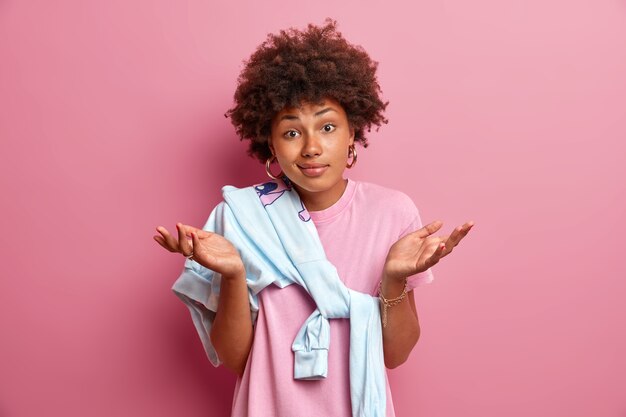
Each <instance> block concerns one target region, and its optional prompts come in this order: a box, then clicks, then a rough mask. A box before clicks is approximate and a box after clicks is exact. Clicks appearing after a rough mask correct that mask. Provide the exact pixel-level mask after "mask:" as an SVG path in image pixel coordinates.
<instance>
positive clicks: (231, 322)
mask: <svg viewBox="0 0 626 417" xmlns="http://www.w3.org/2000/svg"><path fill="white" fill-rule="evenodd" d="M241 268H242V269H241V270H240V271H238V272H235V273H233V274H232V275H222V282H221V285H220V298H219V302H218V307H217V312H216V315H215V321H214V322H213V327H212V328H211V343H213V347H215V351H216V352H217V356H218V357H219V358H220V360H221V361H222V363H223V364H224V366H226V367H227V368H229V369H232V370H233V371H235V372H236V373H237V375H239V376H242V375H243V371H244V369H245V368H246V362H247V361H248V354H249V353H250V348H251V347H252V319H251V317H250V301H249V299H248V286H247V284H246V271H245V269H244V268H243V264H242V266H241Z"/></svg>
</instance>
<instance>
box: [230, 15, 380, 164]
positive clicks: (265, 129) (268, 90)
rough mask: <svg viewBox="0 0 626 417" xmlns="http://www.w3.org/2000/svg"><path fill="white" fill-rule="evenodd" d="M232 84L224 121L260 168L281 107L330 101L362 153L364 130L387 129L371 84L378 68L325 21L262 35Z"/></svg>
mask: <svg viewBox="0 0 626 417" xmlns="http://www.w3.org/2000/svg"><path fill="white" fill-rule="evenodd" d="M244 64H245V67H244V69H243V70H242V71H241V74H240V75H239V78H238V80H237V89H236V91H235V95H234V102H235V105H234V107H232V108H231V109H229V110H228V111H227V112H226V114H225V115H224V116H226V117H230V118H231V122H232V124H233V125H234V126H235V129H236V132H237V134H238V135H239V137H240V139H241V140H250V146H249V148H248V154H249V155H250V156H253V157H257V158H258V159H259V160H260V161H261V162H265V160H266V159H267V158H269V157H270V156H271V151H270V149H269V146H268V143H267V141H268V137H269V136H270V134H271V122H272V118H273V117H274V116H275V115H276V114H277V113H278V112H280V111H281V110H282V109H284V108H285V107H297V106H298V105H300V104H301V103H302V102H309V103H321V102H322V101H323V100H324V99H325V98H329V97H330V98H333V99H335V100H336V101H337V102H339V103H340V104H341V106H342V107H343V108H344V110H345V112H346V114H347V116H348V121H349V123H350V126H351V127H352V128H353V129H354V140H355V141H358V142H360V143H361V145H363V147H367V145H368V142H367V138H366V137H365V130H366V129H367V131H368V132H370V131H371V127H372V125H375V126H377V129H376V130H378V128H380V126H381V125H382V124H383V123H387V119H386V118H385V117H384V110H385V108H386V107H387V104H388V103H389V102H383V101H382V100H381V98H380V95H379V93H381V92H382V90H381V88H380V86H379V85H378V81H377V79H376V69H377V67H378V62H376V61H373V60H372V59H371V58H370V57H369V55H368V54H367V52H365V50H364V49H363V48H362V47H361V46H355V45H351V44H350V43H348V42H347V41H346V40H345V39H344V38H343V37H342V35H341V33H340V32H338V31H337V22H336V21H334V20H332V19H329V18H327V19H326V21H325V24H324V25H323V26H321V27H320V26H315V25H313V24H309V25H308V28H307V30H304V31H300V30H297V29H295V28H290V29H287V30H281V31H280V33H279V34H277V35H276V34H268V35H267V39H266V40H265V41H264V42H263V43H262V44H261V45H260V46H259V47H258V48H257V49H256V51H255V52H254V53H253V54H252V55H251V56H250V58H249V59H248V60H247V61H244Z"/></svg>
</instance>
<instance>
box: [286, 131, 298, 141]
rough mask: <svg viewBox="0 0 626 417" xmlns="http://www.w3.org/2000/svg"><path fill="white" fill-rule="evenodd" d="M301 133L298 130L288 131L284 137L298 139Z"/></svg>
mask: <svg viewBox="0 0 626 417" xmlns="http://www.w3.org/2000/svg"><path fill="white" fill-rule="evenodd" d="M299 134H300V133H299V132H298V131H297V130H288V131H287V132H285V134H284V136H285V137H286V138H289V139H293V138H297V137H298V135H299Z"/></svg>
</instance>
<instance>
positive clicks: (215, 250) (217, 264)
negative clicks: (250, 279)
mask: <svg viewBox="0 0 626 417" xmlns="http://www.w3.org/2000/svg"><path fill="white" fill-rule="evenodd" d="M176 228H177V229H178V241H177V240H176V238H175V237H174V236H172V235H171V234H170V233H169V232H168V231H167V229H166V228H165V227H163V226H159V227H157V228H156V230H157V232H159V233H160V234H161V236H158V235H155V236H154V240H156V241H157V242H158V243H159V245H161V246H163V247H164V248H165V249H167V250H168V251H170V252H178V253H182V254H183V255H184V256H188V255H190V254H192V253H193V257H192V258H191V259H193V260H194V261H196V262H198V263H199V264H200V265H202V266H204V267H206V268H209V269H210V270H212V271H215V272H217V273H220V274H222V275H223V276H225V277H234V276H238V275H241V274H242V273H244V274H245V268H244V266H243V261H242V260H241V256H240V255H239V252H238V251H237V248H235V247H234V246H233V244H232V243H230V242H229V241H228V240H227V239H226V238H225V237H224V236H222V235H219V234H217V233H211V232H207V231H205V230H202V229H198V228H195V227H193V226H189V225H184V224H182V223H176Z"/></svg>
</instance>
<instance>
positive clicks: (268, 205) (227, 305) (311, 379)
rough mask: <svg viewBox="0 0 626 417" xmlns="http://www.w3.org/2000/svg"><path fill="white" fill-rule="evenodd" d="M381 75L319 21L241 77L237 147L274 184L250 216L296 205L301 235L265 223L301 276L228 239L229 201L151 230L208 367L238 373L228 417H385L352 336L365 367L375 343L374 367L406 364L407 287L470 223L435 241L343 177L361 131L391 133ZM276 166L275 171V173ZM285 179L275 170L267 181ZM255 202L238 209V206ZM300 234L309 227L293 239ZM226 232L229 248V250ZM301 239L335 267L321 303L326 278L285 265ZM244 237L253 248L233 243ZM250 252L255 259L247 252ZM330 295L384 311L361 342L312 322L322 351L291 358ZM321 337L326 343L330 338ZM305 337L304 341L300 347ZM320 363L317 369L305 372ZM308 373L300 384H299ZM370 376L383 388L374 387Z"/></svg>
mask: <svg viewBox="0 0 626 417" xmlns="http://www.w3.org/2000/svg"><path fill="white" fill-rule="evenodd" d="M376 67H377V63H376V62H374V61H372V60H371V58H370V57H369V56H368V55H367V53H366V52H365V51H364V50H363V49H362V48H361V47H358V46H354V45H351V44H349V43H348V42H347V41H346V40H345V39H344V38H343V37H342V36H341V34H340V33H338V32H337V30H336V22H334V21H331V20H327V22H326V24H325V25H324V26H322V27H317V26H314V25H309V26H308V28H307V29H306V30H304V31H299V30H295V29H290V30H287V31H281V32H280V33H279V34H278V35H268V38H267V40H266V41H265V42H264V43H263V44H262V45H261V46H259V47H258V49H257V50H256V51H255V52H254V54H253V55H252V56H251V57H250V59H249V60H248V61H247V62H246V66H245V68H244V69H243V71H242V73H241V75H240V77H239V85H238V88H237V91H236V93H235V106H234V107H233V108H232V109H230V110H229V111H228V113H227V116H230V117H231V120H232V122H233V124H234V126H235V128H236V130H237V133H238V134H239V135H240V136H241V138H242V139H247V140H250V147H249V153H250V155H252V156H255V157H257V158H258V159H260V160H261V161H262V162H265V165H266V172H267V175H268V176H269V177H270V178H271V179H272V180H273V181H268V182H265V183H261V184H257V185H256V186H255V187H254V188H253V187H250V189H251V190H252V189H254V191H255V192H256V194H257V195H258V197H259V199H260V202H261V203H262V204H259V205H258V208H259V210H260V211H258V212H255V213H256V214H255V216H258V217H259V219H260V218H261V217H264V216H265V211H263V210H267V211H268V213H269V212H270V211H271V210H279V207H280V204H283V203H284V202H286V201H287V197H283V196H284V195H289V196H292V197H289V198H295V200H293V201H294V202H295V203H294V204H296V205H297V204H298V203H299V204H301V206H300V207H301V208H300V210H299V211H298V217H299V218H300V220H301V221H302V222H301V225H300V224H296V223H290V226H289V227H287V226H285V225H283V224H282V223H281V221H282V218H281V216H282V214H278V212H277V213H274V214H271V213H270V214H268V216H269V217H271V216H274V217H273V220H271V221H273V222H274V223H273V224H271V226H274V227H275V228H276V229H277V230H278V232H280V233H282V235H281V236H277V237H276V239H282V240H281V243H282V244H283V246H284V251H285V253H286V256H285V257H281V256H283V255H284V254H282V253H281V254H278V255H276V256H278V257H279V258H280V259H282V260H283V261H281V262H284V263H286V264H289V267H291V266H294V265H295V266H296V268H292V269H289V268H288V267H285V269H281V268H282V264H281V263H280V262H277V261H276V259H278V258H272V259H273V260H271V261H270V262H269V264H272V265H274V266H267V264H265V263H263V262H261V263H262V264H263V266H258V265H256V264H254V262H256V261H255V260H254V259H256V258H255V256H257V257H258V256H261V257H264V256H267V257H270V258H271V257H272V256H274V252H275V251H276V250H275V249H271V250H270V249H269V246H270V245H271V243H267V244H265V243H264V242H265V241H264V240H263V239H264V235H257V236H252V235H254V234H255V233H257V232H255V231H254V230H252V228H251V229H250V231H249V232H248V235H250V236H243V235H246V232H242V231H239V232H237V233H236V234H233V233H235V232H232V229H233V226H232V225H231V223H232V224H234V225H236V226H237V227H234V228H235V229H237V228H238V227H239V225H240V224H241V223H240V220H237V219H236V218H235V217H233V216H234V214H233V213H231V211H233V212H235V211H236V210H237V208H234V207H235V205H236V204H235V203H234V202H233V201H230V205H229V201H225V202H223V203H221V204H220V206H218V208H216V209H215V210H214V212H213V213H212V215H211V217H210V218H209V221H208V222H207V224H206V225H205V227H204V228H203V229H198V228H195V227H192V226H189V225H184V224H181V223H178V224H177V225H176V226H177V230H178V233H177V234H178V240H177V239H176V238H175V237H173V236H172V235H171V234H170V233H169V232H168V231H167V230H166V229H165V228H164V227H162V226H160V227H158V228H157V231H158V232H159V233H160V236H159V235H157V236H154V238H155V240H156V241H157V242H158V243H159V244H160V245H161V246H163V247H164V248H165V249H167V250H169V251H171V252H179V253H182V254H183V255H185V256H186V257H187V258H188V261H187V262H186V263H185V271H184V272H183V274H181V277H179V279H178V280H177V282H176V283H175V285H174V288H173V289H174V291H175V292H176V294H177V295H178V296H179V297H181V299H182V300H183V301H185V302H186V303H187V305H188V307H189V308H190V311H191V313H192V317H193V318H194V323H195V324H196V328H197V330H198V332H199V335H200V337H201V339H202V342H203V344H204V346H205V349H206V351H207V355H208V356H209V359H211V362H212V363H213V364H214V365H218V364H220V363H223V364H224V365H225V366H226V367H228V368H230V369H232V370H233V371H234V372H235V373H236V374H237V376H238V379H237V385H236V389H235V397H234V400H233V412H232V415H233V416H308V415H311V416H313V415H315V416H319V415H327V416H331V415H332V416H349V415H366V416H369V415H372V416H378V415H386V416H393V415H394V411H393V404H392V401H391V393H390V391H389V385H388V383H387V381H386V378H385V377H384V376H383V377H382V378H383V385H382V387H383V388H382V391H383V394H382V395H383V397H384V398H383V399H382V400H381V401H378V400H372V399H371V398H374V397H373V396H372V394H371V393H372V392H374V391H375V388H372V385H376V383H378V382H380V378H381V377H380V375H379V376H375V375H374V376H372V377H369V376H366V377H363V378H364V379H365V380H366V382H363V383H362V384H363V385H366V387H365V388H363V389H364V391H363V390H361V391H360V388H359V387H358V385H359V381H356V380H357V379H360V377H359V376H357V375H361V374H359V372H365V373H367V372H369V371H370V369H368V368H370V366H364V367H361V368H359V365H356V363H357V359H355V357H357V356H358V355H359V353H358V352H357V353H355V352H354V351H355V350H357V348H356V347H355V344H356V343H362V341H360V342H355V340H356V338H359V337H366V338H367V340H365V342H364V343H365V344H364V345H363V346H365V350H366V351H367V352H365V353H363V355H370V356H369V358H370V359H371V357H375V356H376V355H377V353H376V349H373V348H372V347H374V346H376V343H380V346H381V347H382V353H381V355H380V356H381V361H382V360H384V365H385V366H386V367H388V368H395V367H397V366H399V365H401V364H402V363H403V362H405V361H406V359H407V357H408V356H409V353H410V352H411V350H412V349H413V347H414V346H415V344H416V342H417V340H418V338H419V333H420V328H419V322H418V317H417V312H416V307H415V302H414V299H413V288H415V286H417V285H419V284H421V283H428V282H431V281H432V279H433V275H432V272H431V271H430V269H429V268H430V267H432V266H433V265H435V264H436V263H437V262H439V260H440V259H441V258H443V257H444V256H446V255H448V254H449V253H450V252H451V251H452V250H453V248H454V247H455V246H456V245H457V244H458V243H459V242H460V241H461V239H462V238H463V237H464V236H465V235H466V234H467V233H468V231H469V230H470V228H471V227H472V225H473V223H472V222H467V223H465V224H464V225H462V226H459V227H457V228H456V229H455V230H454V231H453V232H452V233H451V234H450V235H445V236H435V235H434V234H435V232H437V231H438V230H439V229H440V228H441V227H442V224H443V223H442V222H441V221H435V222H432V223H430V224H428V225H426V226H424V227H422V224H421V220H420V217H419V213H418V210H417V208H416V207H415V205H414V204H413V202H412V201H411V200H410V199H409V198H408V197H407V196H406V195H405V194H403V193H401V192H399V191H395V190H391V189H388V188H384V187H380V186H377V185H374V184H370V183H366V182H357V181H353V180H350V179H345V178H344V171H345V169H349V168H351V167H352V166H354V164H355V163H356V162H357V150H356V147H355V145H356V142H358V143H360V144H361V145H362V146H363V147H366V146H367V140H366V137H365V130H366V129H367V130H368V131H369V130H370V128H371V126H372V125H375V126H377V127H379V126H380V125H381V124H383V123H387V120H386V119H385V118H384V115H383V112H384V110H385V108H386V105H387V103H384V102H383V101H382V100H381V99H380V95H379V94H380V87H379V85H378V82H377V80H376ZM273 162H277V163H278V166H279V167H278V168H277V167H272V163H273ZM279 169H280V172H279V173H273V172H272V170H274V172H276V171H278V170H279ZM229 190H230V191H228V190H226V189H225V192H224V197H225V200H228V198H227V196H228V195H230V196H232V195H234V194H228V193H229V192H232V191H233V189H232V187H231V188H230V189H229ZM294 191H295V194H294ZM231 200H232V197H231ZM249 206H250V204H247V203H244V204H242V205H241V206H240V210H241V211H246V210H247V209H248V208H249ZM231 209H232V210H231ZM229 210H231V211H229ZM228 213H230V214H228ZM231 215H232V216H231ZM229 216H230V217H229ZM269 217H268V218H269ZM294 218H295V217H294ZM229 219H230V220H229ZM255 219H256V217H255ZM259 221H261V220H259ZM264 221H265V220H264ZM229 222H231V223H229ZM268 224H270V223H268ZM312 224H314V226H312ZM242 227H243V226H242ZM299 227H302V228H303V229H301V230H300V229H298V230H297V231H296V230H295V228H299ZM306 227H313V229H312V230H311V229H306ZM270 229H271V227H270ZM270 229H268V230H270ZM237 230H239V229H237ZM214 232H217V233H214ZM227 233H231V235H230V236H233V238H232V239H234V240H237V242H236V243H235V242H231V241H229V239H228V238H226V237H225V236H227ZM280 233H279V234H280ZM309 235H310V236H313V237H312V240H310V241H309V240H307V242H309V243H307V245H310V246H315V245H316V244H317V243H319V244H321V246H322V247H323V253H325V256H326V258H327V260H326V259H324V261H327V262H330V264H332V266H334V268H336V276H337V280H340V281H341V284H338V285H336V282H334V281H332V280H333V279H335V278H328V279H329V280H330V281H329V282H331V284H329V285H330V286H325V285H326V284H320V285H324V289H323V291H326V292H325V293H324V292H322V295H321V296H320V295H319V293H318V294H314V293H315V289H313V287H314V286H315V285H317V284H318V283H319V281H320V280H323V279H326V276H324V277H314V278H313V279H312V281H310V282H309V283H307V281H306V279H307V278H306V277H305V278H304V281H301V280H300V275H299V274H301V275H302V276H304V275H306V274H307V272H306V271H305V272H303V271H302V270H301V269H300V268H299V266H301V265H302V263H298V262H293V265H292V263H291V261H293V259H294V256H295V257H297V256H300V255H299V254H298V253H296V252H297V250H298V249H300V248H297V246H298V245H299V244H300V243H298V242H301V240H298V239H300V238H302V237H303V236H306V237H307V239H308V238H309V237H310V236H309ZM259 236H260V237H259ZM240 238H241V239H244V240H245V239H248V240H247V242H248V243H241V242H243V241H244V240H241V241H240V240H239V239H240ZM286 241H288V242H290V243H289V244H286V243H285V242H286ZM293 242H295V243H293ZM316 242H317V243H316ZM253 246H258V247H257V248H252V249H251V247H253ZM308 250H309V248H308V247H307V250H304V251H301V253H305V254H306V253H308ZM311 250H313V251H314V250H315V248H311ZM249 251H253V252H254V251H257V252H256V255H254V256H253V255H248V252H249ZM294 251H296V252H294ZM294 253H295V255H294ZM259 254H260V255H259ZM322 257H323V255H322ZM285 259H287V260H285ZM272 262H273V263H272ZM330 264H329V265H330ZM262 267H267V268H268V269H269V270H270V272H272V273H274V274H275V275H276V277H273V278H271V279H272V280H274V279H275V281H273V282H272V283H273V284H274V285H268V283H265V284H264V286H263V287H262V290H259V287H256V286H255V285H256V281H255V280H256V279H257V278H258V275H259V274H260V273H259V272H258V271H260V270H261V269H262ZM272 268H273V269H272ZM279 270H280V271H283V272H280V271H279ZM287 270H289V271H291V272H284V271H287ZM334 271H335V269H333V270H332V271H330V272H329V273H328V274H325V275H333V273H335V272H334ZM283 274H285V275H289V274H292V275H293V276H294V277H295V278H293V281H289V282H285V281H283V280H282V277H281V276H279V275H283ZM270 275H271V274H270ZM323 275H324V274H323ZM216 277H218V278H216ZM292 283H297V284H298V283H299V284H300V285H290V284H292ZM329 288H338V289H337V290H330V289H329ZM334 292H342V293H343V294H344V295H345V298H346V299H349V300H351V301H347V304H350V303H352V304H354V305H356V303H357V300H358V299H360V298H358V294H367V295H368V296H367V297H366V298H367V299H369V300H375V301H378V300H377V299H376V298H375V297H379V299H380V304H378V303H376V304H375V306H376V316H375V321H376V323H375V324H376V325H377V326H378V327H377V328H375V327H372V329H374V330H373V333H371V334H370V332H369V331H368V332H365V333H368V334H367V335H366V336H363V335H359V334H355V333H359V332H357V331H355V330H354V328H353V329H352V330H353V332H352V333H351V332H350V330H351V322H352V325H353V327H354V325H355V321H356V320H358V318H355V317H353V316H354V314H352V313H350V314H351V315H349V316H350V317H352V319H349V318H347V316H341V315H339V316H336V317H332V316H329V315H328V314H326V313H319V314H320V316H322V318H320V320H321V322H320V323H322V324H323V323H325V320H327V319H328V318H329V317H330V320H329V322H330V325H329V339H328V341H326V345H325V346H324V347H323V348H319V346H318V347H317V348H316V347H313V348H310V346H308V345H307V347H306V348H305V349H304V350H305V351H306V352H302V351H298V349H299V347H298V346H300V345H299V342H297V338H298V337H300V336H302V332H303V331H305V330H303V329H305V328H306V327H307V325H305V326H303V324H302V323H303V322H306V323H308V326H309V331H313V332H315V329H313V330H311V329H310V328H311V327H312V325H311V322H310V320H313V319H312V318H311V312H312V311H318V310H319V311H322V310H324V309H325V307H320V306H321V305H322V304H324V303H325V300H324V299H325V298H326V297H327V296H328V297H330V298H332V297H333V296H334ZM350 297H353V298H350ZM365 305H367V300H365ZM378 305H380V312H379V311H378ZM348 308H350V306H348ZM251 311H252V314H251ZM324 311H325V310H324ZM342 314H343V313H342ZM326 316H329V317H326ZM342 317H346V318H342ZM381 322H382V323H381ZM316 323H317V322H316ZM322 324H320V326H322ZM316 326H317V324H316ZM313 327H315V326H313ZM377 329H379V330H377ZM375 331H379V332H380V336H372V334H378V333H376V332H375ZM322 333H323V332H322ZM318 336H319V337H320V338H322V339H323V338H324V334H322V335H316V336H315V337H318ZM294 337H296V341H294ZM311 337H313V336H310V335H309V334H307V335H305V336H304V340H306V343H309V342H310V341H309V339H310V338H311ZM376 339H382V340H378V341H377V340H376ZM303 343H305V342H303ZM306 343H305V344H306ZM316 343H317V342H316ZM351 343H352V350H351ZM328 344H330V346H332V348H329V346H328ZM315 349H319V350H315ZM320 352H321V353H320ZM318 354H319V355H321V356H319V357H318V356H315V355H318ZM299 355H300V356H299ZM302 355H304V356H302ZM310 355H314V356H310ZM294 356H295V357H296V358H295V363H294V359H293V358H294ZM312 357H314V359H311V358H312ZM320 358H321V359H320ZM299 359H300V362H299V361H298V360H299ZM361 359H363V357H362V356H361V357H360V359H358V360H361ZM367 360H369V359H367ZM367 360H366V361H365V362H364V363H369V362H367ZM351 361H352V362H351ZM311 362H313V364H311ZM321 362H323V369H322V370H318V369H311V368H317V367H318V365H319V363H321ZM302 366H303V367H304V368H306V370H305V371H304V374H300V367H302ZM307 367H311V368H307ZM373 367H374V368H375V367H376V366H373ZM363 368H366V369H363ZM309 371H310V373H307V372H309ZM316 372H317V373H316ZM374 373H375V372H374ZM383 374H384V369H383ZM377 378H378V382H372V381H373V380H376V379H377ZM361 388H362V387H361ZM364 393H365V394H364ZM365 397H366V399H365V400H364V398H365Z"/></svg>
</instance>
